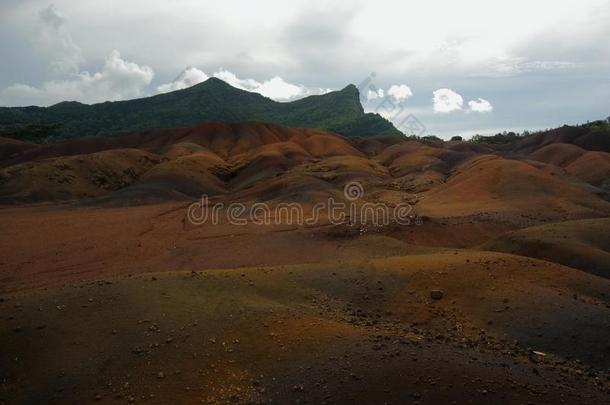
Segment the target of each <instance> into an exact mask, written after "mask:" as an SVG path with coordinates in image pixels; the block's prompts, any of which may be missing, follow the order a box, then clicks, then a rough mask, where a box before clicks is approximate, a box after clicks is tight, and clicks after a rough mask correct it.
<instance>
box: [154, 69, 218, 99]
mask: <svg viewBox="0 0 610 405" xmlns="http://www.w3.org/2000/svg"><path fill="white" fill-rule="evenodd" d="M206 80H208V75H206V74H205V73H204V72H203V71H201V70H199V69H197V68H195V67H191V66H189V67H187V68H186V69H184V70H183V71H182V72H181V73H180V74H179V75H178V77H176V78H175V79H174V81H173V82H171V83H166V84H162V85H160V86H158V87H157V91H158V92H159V93H167V92H170V91H175V90H182V89H186V88H187V87H191V86H194V85H196V84H199V83H201V82H204V81H206Z"/></svg>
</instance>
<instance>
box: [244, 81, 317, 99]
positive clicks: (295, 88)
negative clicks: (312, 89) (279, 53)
mask: <svg viewBox="0 0 610 405" xmlns="http://www.w3.org/2000/svg"><path fill="white" fill-rule="evenodd" d="M255 91H256V92H257V93H260V94H262V95H263V96H265V97H269V98H272V99H274V100H290V99H294V98H297V97H299V96H304V95H306V94H308V93H309V90H307V89H306V88H305V87H304V86H301V85H296V84H292V83H288V82H286V81H285V80H284V79H282V78H281V77H279V76H275V77H273V78H271V79H270V80H266V81H264V82H263V83H261V84H260V85H259V86H258V87H257V88H256V89H255Z"/></svg>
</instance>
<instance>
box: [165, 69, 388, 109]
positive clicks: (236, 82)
mask: <svg viewBox="0 0 610 405" xmlns="http://www.w3.org/2000/svg"><path fill="white" fill-rule="evenodd" d="M212 76H213V77H216V78H218V79H220V80H223V81H225V82H227V83H228V84H230V85H231V86H233V87H236V88H238V89H241V90H246V91H252V92H255V93H259V94H262V95H263V96H265V97H269V98H271V99H274V100H277V101H287V100H294V99H296V98H300V97H305V96H309V95H314V94H325V93H328V92H329V91H332V90H331V89H322V88H317V89H310V88H307V87H305V86H303V85H301V84H294V83H289V82H287V81H286V80H284V79H282V78H281V77H280V76H274V77H272V78H271V79H268V80H265V81H263V82H259V81H257V80H254V79H241V78H239V77H237V75H236V74H235V73H233V72H230V71H228V70H226V69H223V68H220V70H218V71H217V72H215V73H213V74H212ZM207 79H208V75H207V74H206V73H205V72H203V71H202V70H199V69H197V68H194V67H188V68H186V69H185V70H184V71H182V73H180V75H179V76H178V77H177V78H176V79H175V80H174V81H173V82H171V83H166V84H162V85H160V86H158V87H157V91H158V92H160V93H166V92H168V91H174V90H179V89H184V88H187V87H190V86H194V85H195V84H197V83H201V82H203V81H205V80H207ZM382 95H383V94H382Z"/></svg>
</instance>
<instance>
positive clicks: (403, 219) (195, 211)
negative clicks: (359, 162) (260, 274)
mask: <svg viewBox="0 0 610 405" xmlns="http://www.w3.org/2000/svg"><path fill="white" fill-rule="evenodd" d="M343 196H344V197H345V200H347V202H345V201H342V200H339V201H338V200H335V199H334V198H332V197H329V198H328V199H327V200H326V201H324V202H319V203H317V204H315V205H313V206H312V207H307V208H306V207H305V206H304V205H303V204H300V203H297V202H291V203H285V202H281V203H278V204H275V205H271V204H267V203H261V202H258V203H253V204H250V205H247V204H244V203H237V202H236V203H231V204H227V205H225V204H224V203H222V202H217V203H214V204H211V203H210V200H209V198H208V196H206V195H204V196H202V197H201V200H199V201H197V202H194V203H192V204H190V205H189V206H188V208H187V213H186V216H187V219H188V221H189V222H190V223H191V224H193V225H203V224H212V225H218V224H220V223H224V222H225V221H224V220H225V219H226V222H228V223H229V224H232V225H248V224H254V225H294V226H303V225H307V226H315V225H319V224H324V223H328V224H331V225H345V224H347V225H353V226H359V225H360V226H376V227H382V226H388V225H390V224H393V223H394V224H398V225H421V224H422V223H423V221H422V218H421V217H419V216H417V215H416V214H415V213H414V210H413V206H412V205H411V204H409V203H407V202H400V203H397V204H388V203H382V202H369V201H364V200H363V197H364V187H363V186H362V184H361V183H359V182H357V181H352V182H349V183H347V184H346V185H345V186H344V188H343Z"/></svg>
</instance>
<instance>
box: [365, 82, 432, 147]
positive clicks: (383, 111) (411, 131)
mask: <svg viewBox="0 0 610 405" xmlns="http://www.w3.org/2000/svg"><path fill="white" fill-rule="evenodd" d="M376 76H377V74H376V73H375V72H372V73H371V74H370V75H368V76H367V77H365V78H364V80H362V82H361V83H360V84H359V85H358V91H359V92H360V102H361V103H362V104H367V103H368V102H369V101H371V100H370V99H369V94H373V95H375V98H374V100H377V99H379V100H380V101H379V102H378V104H377V106H376V107H375V109H374V111H375V112H376V113H378V114H379V115H381V116H382V117H384V118H386V119H388V120H390V121H392V123H393V124H394V126H396V128H397V129H398V130H400V131H402V132H403V133H405V134H406V135H415V136H423V135H424V134H425V133H426V127H425V126H424V124H423V123H422V122H421V121H420V120H419V119H417V117H416V116H415V115H413V114H411V113H409V111H408V109H407V107H406V106H405V105H404V103H403V102H402V101H401V100H399V99H397V98H396V97H394V96H392V95H391V94H389V92H384V91H383V90H382V89H380V88H378V87H377V86H376V85H375V83H374V79H375V77H376Z"/></svg>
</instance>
